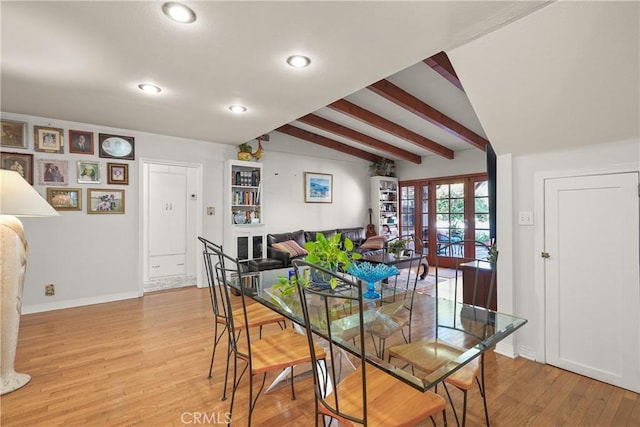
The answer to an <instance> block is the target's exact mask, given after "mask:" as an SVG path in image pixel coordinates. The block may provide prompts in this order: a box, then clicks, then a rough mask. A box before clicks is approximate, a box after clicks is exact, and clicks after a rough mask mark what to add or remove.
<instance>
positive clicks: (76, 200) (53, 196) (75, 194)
mask: <svg viewBox="0 0 640 427" xmlns="http://www.w3.org/2000/svg"><path fill="white" fill-rule="evenodd" d="M47 202H49V204H50V205H51V206H53V208H54V209H55V210H57V211H79V210H82V190H81V189H79V188H57V187H53V188H51V187H47Z"/></svg>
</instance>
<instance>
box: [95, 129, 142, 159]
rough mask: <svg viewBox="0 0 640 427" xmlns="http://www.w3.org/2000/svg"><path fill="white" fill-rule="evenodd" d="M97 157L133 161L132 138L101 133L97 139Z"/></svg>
mask: <svg viewBox="0 0 640 427" xmlns="http://www.w3.org/2000/svg"><path fill="white" fill-rule="evenodd" d="M98 140H99V147H98V155H99V156H100V157H103V158H107V159H122V160H135V154H134V152H135V151H134V140H133V137H132V136H119V135H109V134H107V133H101V134H99V137H98Z"/></svg>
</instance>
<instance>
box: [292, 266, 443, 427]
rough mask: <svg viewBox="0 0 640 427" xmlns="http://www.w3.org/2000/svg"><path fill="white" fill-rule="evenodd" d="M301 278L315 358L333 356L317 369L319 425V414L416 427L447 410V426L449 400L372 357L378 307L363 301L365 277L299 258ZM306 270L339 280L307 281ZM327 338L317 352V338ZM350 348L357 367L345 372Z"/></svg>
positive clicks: (348, 420)
mask: <svg viewBox="0 0 640 427" xmlns="http://www.w3.org/2000/svg"><path fill="white" fill-rule="evenodd" d="M293 265H294V268H295V271H296V278H297V280H296V282H297V286H298V292H299V298H300V304H301V306H302V313H303V317H304V323H305V328H306V331H307V339H308V344H309V348H310V351H311V357H312V360H313V362H317V361H318V360H319V359H318V358H319V357H324V356H326V355H328V356H329V359H330V360H331V361H332V363H331V364H329V365H328V366H327V369H326V370H324V371H322V370H315V371H314V390H315V395H316V398H315V420H316V421H315V424H316V426H318V424H319V418H320V417H322V418H324V420H325V425H328V424H327V421H329V420H331V419H335V420H338V421H339V422H341V423H343V424H344V425H347V426H355V425H362V426H413V425H416V424H418V423H419V422H421V421H423V420H427V419H429V418H431V420H432V421H433V422H434V425H435V421H434V420H433V417H434V416H435V415H437V414H438V413H442V416H443V419H444V423H445V425H446V413H445V407H446V402H445V400H444V399H443V398H442V397H441V396H439V395H437V394H435V393H432V392H424V393H423V392H420V391H418V390H416V389H415V388H413V387H411V386H410V385H408V384H406V383H404V382H403V381H401V380H399V379H397V378H395V377H393V376H392V375H390V374H389V373H386V372H384V371H382V370H381V369H379V368H378V367H376V366H374V365H372V364H371V363H369V362H368V361H367V356H366V353H367V348H366V347H365V342H366V339H365V333H366V332H365V327H366V325H365V323H366V321H365V319H369V318H370V315H372V314H374V312H375V310H370V309H369V307H368V303H366V304H365V302H363V297H362V286H361V284H360V282H359V281H354V280H351V279H349V278H348V277H347V276H346V275H344V274H341V273H336V272H331V271H329V270H326V269H323V268H321V267H318V266H317V265H314V264H311V263H308V262H306V261H303V260H294V261H293ZM302 269H310V271H311V275H312V276H313V275H314V273H315V272H317V273H319V274H322V275H327V276H330V277H334V278H335V279H336V280H337V282H338V284H337V287H336V288H335V289H332V288H331V287H323V286H316V285H314V284H313V283H308V282H306V281H305V280H304V277H305V274H304V273H303V272H302ZM314 335H315V336H317V337H320V338H321V339H323V341H324V342H326V346H327V347H328V349H327V350H325V352H323V353H320V354H319V353H317V351H316V345H315V343H314V339H313V336H314ZM345 348H348V351H350V352H351V354H352V357H351V358H350V359H351V360H352V361H355V364H356V367H355V370H354V371H353V372H351V373H348V374H346V375H343V371H342V366H341V365H340V364H339V363H338V361H339V360H341V356H342V354H343V353H344V349H345Z"/></svg>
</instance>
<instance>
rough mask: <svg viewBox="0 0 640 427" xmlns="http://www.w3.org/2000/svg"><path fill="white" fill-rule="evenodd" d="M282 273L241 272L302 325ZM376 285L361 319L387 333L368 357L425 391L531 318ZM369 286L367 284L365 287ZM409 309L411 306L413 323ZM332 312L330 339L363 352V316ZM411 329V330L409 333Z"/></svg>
mask: <svg viewBox="0 0 640 427" xmlns="http://www.w3.org/2000/svg"><path fill="white" fill-rule="evenodd" d="M279 277H285V278H288V277H289V269H276V270H268V271H262V272H255V273H246V274H243V275H242V280H243V283H244V285H245V292H246V295H247V296H248V297H249V298H251V299H253V300H255V301H256V302H258V303H260V304H263V305H265V306H267V307H269V308H271V309H273V310H275V311H277V312H279V313H281V314H282V315H284V316H285V317H287V318H288V319H290V320H292V321H293V322H295V323H297V324H300V325H303V324H304V318H303V313H302V309H301V303H300V299H299V295H298V293H297V290H296V291H295V292H293V293H291V294H289V295H286V294H283V293H282V292H281V289H279V288H278V286H274V285H275V284H277V283H278V278H279ZM352 279H355V278H352ZM230 285H231V287H232V288H236V289H239V282H238V280H237V277H232V278H231V283H230ZM376 287H377V288H376V289H377V291H378V292H379V293H380V294H381V296H380V298H374V299H367V298H363V311H364V312H363V319H364V323H365V331H367V332H369V333H371V334H373V335H375V336H377V337H383V338H384V342H385V344H384V348H375V347H373V346H372V348H371V349H369V348H367V349H366V358H367V361H368V362H370V363H372V364H374V365H375V366H377V367H378V368H380V369H382V370H384V371H386V372H388V373H389V374H391V375H394V376H396V377H398V378H399V379H401V380H402V381H405V382H407V383H408V384H410V385H412V386H414V387H415V388H417V389H419V390H421V391H426V390H429V389H431V388H432V387H434V386H435V385H436V384H438V383H439V382H441V381H442V380H444V379H445V378H446V377H447V376H449V375H451V374H452V373H454V372H455V371H457V370H458V369H460V368H461V367H462V366H464V365H465V364H467V363H469V362H471V361H472V360H473V359H475V358H477V357H478V356H479V355H480V354H482V353H483V352H485V351H486V350H488V349H490V348H492V347H493V346H495V345H496V344H497V343H498V342H500V341H502V340H503V339H504V338H505V337H507V336H509V335H510V334H512V333H513V332H515V331H516V330H517V329H519V328H520V327H522V326H523V325H524V324H525V323H526V322H527V321H526V320H525V319H521V318H518V317H515V316H511V315H508V314H503V313H498V312H495V311H491V310H487V309H485V308H482V307H475V306H471V305H467V304H463V303H461V302H454V301H451V300H447V299H443V298H435V297H434V296H431V295H429V294H428V293H427V292H425V290H424V288H420V287H418V288H417V289H416V291H415V292H414V291H413V289H412V288H411V289H406V287H405V286H404V284H401V285H396V284H395V283H394V281H393V280H389V283H382V282H378V283H377V284H376ZM366 289H367V284H366V282H365V283H363V286H362V291H363V292H364V291H366ZM330 292H335V293H340V292H353V289H346V288H344V289H341V288H340V287H338V288H336V289H335V290H333V291H330ZM307 305H308V306H309V307H310V313H311V312H312V307H316V308H315V309H316V310H317V309H318V307H320V306H321V304H320V303H319V302H318V303H315V302H314V301H313V300H309V299H307ZM409 308H412V312H411V321H410V324H409V323H408V318H409ZM331 310H332V313H331V319H332V321H331V328H330V329H331V337H330V338H331V340H332V341H333V342H334V343H337V344H338V345H340V346H341V347H342V348H344V349H345V350H346V351H348V352H352V353H354V354H355V352H359V351H360V350H359V347H358V348H357V347H355V345H354V344H353V338H354V336H355V335H357V334H358V332H359V321H360V320H359V319H360V316H359V314H358V313H354V312H353V311H350V310H345V309H344V307H339V308H336V309H335V313H334V312H333V310H334V308H332V309H331ZM310 317H311V323H312V327H313V330H314V332H317V333H318V334H319V335H323V334H324V333H326V331H327V327H326V324H323V323H326V320H324V321H323V320H322V318H323V317H324V316H320V315H315V316H313V315H311V316H310ZM324 318H325V319H326V317H324ZM409 327H410V328H411V331H410V333H409V334H407V329H408V328H409ZM299 330H300V331H303V330H302V329H301V328H299ZM407 335H408V336H409V337H410V338H409V339H407ZM327 338H328V337H327ZM390 356H392V357H390ZM412 367H413V368H417V369H412Z"/></svg>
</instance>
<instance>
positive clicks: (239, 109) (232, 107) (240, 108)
mask: <svg viewBox="0 0 640 427" xmlns="http://www.w3.org/2000/svg"><path fill="white" fill-rule="evenodd" d="M229 110H231V112H233V113H244V112H245V111H247V107H245V106H243V105H230V106H229Z"/></svg>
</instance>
